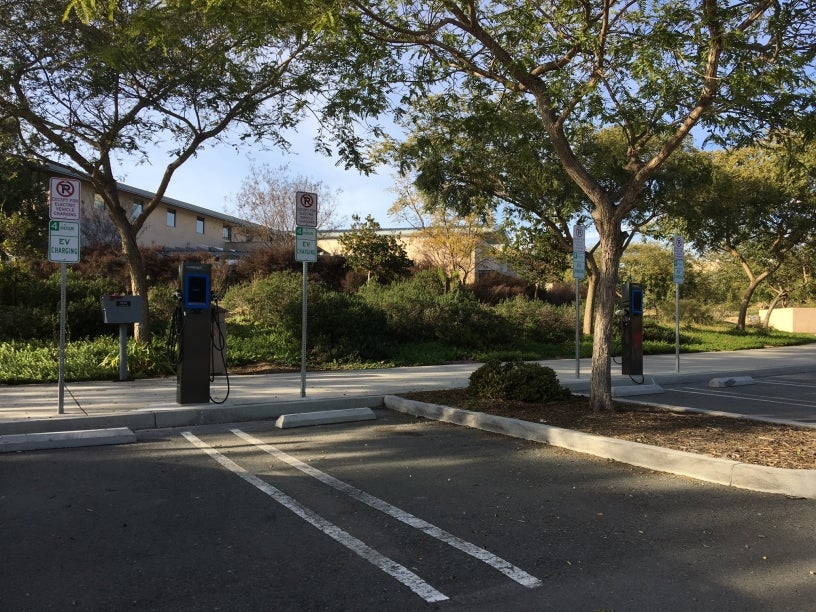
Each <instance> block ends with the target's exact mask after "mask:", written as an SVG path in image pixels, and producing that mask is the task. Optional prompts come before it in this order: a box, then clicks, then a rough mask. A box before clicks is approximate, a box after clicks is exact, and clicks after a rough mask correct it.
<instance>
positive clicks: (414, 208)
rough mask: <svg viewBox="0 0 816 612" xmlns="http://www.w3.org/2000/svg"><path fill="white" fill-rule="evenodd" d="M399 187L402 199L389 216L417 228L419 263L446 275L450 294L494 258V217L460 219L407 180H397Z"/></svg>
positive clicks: (480, 215)
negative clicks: (490, 245) (489, 242)
mask: <svg viewBox="0 0 816 612" xmlns="http://www.w3.org/2000/svg"><path fill="white" fill-rule="evenodd" d="M397 186H398V187H397V193H398V197H397V199H396V200H395V201H394V204H393V205H392V206H391V208H390V209H389V211H388V212H389V214H390V215H392V216H394V217H397V218H399V219H401V220H403V221H405V222H407V223H409V224H410V225H411V226H412V227H413V228H414V230H415V238H416V239H417V242H418V243H419V244H420V245H421V249H422V254H421V256H420V259H419V260H418V261H417V263H419V264H427V265H429V266H432V267H434V268H436V269H438V270H440V271H441V272H442V273H443V274H444V275H445V289H446V291H450V289H451V288H452V285H453V284H454V283H456V286H457V287H459V286H461V285H463V284H464V283H465V282H467V279H468V278H470V277H471V276H472V275H473V274H474V272H475V271H476V269H477V268H478V267H479V265H480V264H481V263H482V262H483V261H484V260H485V259H487V258H488V256H489V254H490V249H489V248H488V246H487V244H486V242H487V240H488V239H489V237H490V235H493V234H495V233H496V232H495V230H494V229H493V227H492V225H493V218H492V216H487V217H485V216H484V215H482V214H470V215H465V216H459V215H456V214H454V213H452V212H451V211H450V210H449V209H446V208H444V207H434V206H432V205H429V204H428V202H427V198H426V197H425V196H424V195H423V194H422V193H419V192H418V191H417V190H416V189H415V188H414V187H413V186H412V185H410V184H409V183H408V181H406V180H405V179H404V178H402V179H398V180H397Z"/></svg>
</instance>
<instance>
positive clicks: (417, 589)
mask: <svg viewBox="0 0 816 612" xmlns="http://www.w3.org/2000/svg"><path fill="white" fill-rule="evenodd" d="M181 435H182V436H183V437H184V438H185V439H186V440H187V441H188V442H190V444H192V445H193V446H195V447H196V448H198V449H200V450H201V451H203V452H204V453H206V454H207V455H208V456H209V457H210V458H211V459H213V460H214V461H216V462H217V463H218V464H219V465H221V466H222V467H224V468H226V469H227V470H229V471H230V472H232V473H233V474H235V475H236V476H238V477H240V478H242V479H243V480H244V481H246V482H248V483H249V484H251V485H252V486H254V487H256V488H257V489H258V490H260V491H262V492H263V493H265V494H266V495H268V496H269V497H271V498H272V499H274V500H275V501H276V502H278V503H279V504H280V505H282V506H283V507H285V508H286V509H287V510H290V511H291V512H293V513H294V514H295V515H297V516H298V517H299V518H301V519H303V520H304V521H306V522H307V523H309V524H310V525H312V526H313V527H315V528H317V529H319V530H320V531H322V532H323V533H324V534H326V535H327V536H329V537H330V538H332V539H333V540H335V541H336V542H338V543H339V544H342V545H343V546H345V547H346V548H348V549H349V550H351V551H353V552H354V553H356V554H357V555H359V556H360V557H361V558H362V559H364V560H366V561H368V562H369V563H371V564H372V565H374V566H375V567H377V568H378V569H380V570H382V571H383V572H385V573H386V574H388V575H389V576H391V577H392V578H395V579H396V580H398V581H399V582H401V583H402V584H404V585H405V586H407V587H408V588H409V589H411V590H412V591H413V592H414V593H416V594H417V595H418V596H419V597H421V598H422V599H424V600H425V601H427V602H428V603H433V602H439V601H445V600H447V599H448V597H447V596H446V595H445V594H444V593H441V592H439V591H438V590H436V589H435V588H434V587H432V586H431V585H430V584H428V583H427V582H425V581H424V580H423V579H422V578H420V577H419V576H417V575H416V574H415V573H414V572H412V571H411V570H409V569H408V568H407V567H405V566H403V565H400V564H399V563H397V562H396V561H394V560H392V559H389V558H388V557H386V556H385V555H383V554H381V553H379V552H377V551H376V550H374V549H373V548H371V547H369V546H368V545H366V544H365V543H364V542H362V541H361V540H359V539H357V538H355V537H354V536H353V535H351V534H350V533H348V532H347V531H344V530H343V529H341V528H340V527H338V526H337V525H335V524H333V523H331V522H330V521H328V520H326V519H324V518H323V517H322V516H320V515H318V514H317V513H315V512H313V511H312V510H310V509H309V508H307V507H305V506H304V505H303V504H301V503H300V502H298V501H297V500H295V499H293V498H291V497H289V496H288V495H286V494H285V493H284V492H283V491H281V490H280V489H278V488H276V487H274V486H272V485H271V484H269V483H268V482H266V481H265V480H262V479H261V478H259V477H258V476H256V475H255V474H253V473H251V472H249V471H247V470H245V469H244V468H243V467H241V466H240V465H238V464H237V463H235V462H234V461H233V460H232V459H229V458H228V457H226V456H224V455H223V454H221V453H220V452H218V451H217V450H215V449H214V448H213V447H211V446H210V445H209V444H207V443H206V442H204V441H203V440H201V439H200V438H198V437H197V436H196V435H195V434H193V433H192V432H189V431H185V432H182V434H181Z"/></svg>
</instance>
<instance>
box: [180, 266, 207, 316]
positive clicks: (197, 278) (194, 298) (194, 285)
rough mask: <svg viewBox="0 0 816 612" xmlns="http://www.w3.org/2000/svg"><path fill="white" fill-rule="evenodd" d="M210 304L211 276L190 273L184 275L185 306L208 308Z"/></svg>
mask: <svg viewBox="0 0 816 612" xmlns="http://www.w3.org/2000/svg"><path fill="white" fill-rule="evenodd" d="M209 305H210V277H209V276H207V275H205V274H188V275H187V276H185V277H184V306H185V307H186V308H207V307H209Z"/></svg>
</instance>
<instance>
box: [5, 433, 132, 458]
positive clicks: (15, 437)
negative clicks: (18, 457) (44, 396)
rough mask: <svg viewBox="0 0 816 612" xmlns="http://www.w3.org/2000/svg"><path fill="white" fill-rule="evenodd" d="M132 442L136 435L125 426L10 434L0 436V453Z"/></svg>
mask: <svg viewBox="0 0 816 612" xmlns="http://www.w3.org/2000/svg"><path fill="white" fill-rule="evenodd" d="M132 442H136V435H135V434H134V433H133V432H132V431H131V430H130V429H128V428H127V427H114V428H110V429H88V430H75V431H52V432H47V433H25V434H12V435H9V436H0V453H14V452H19V451H30V450H40V449H46V448H75V447H78V446H107V445H111V444H130V443H132Z"/></svg>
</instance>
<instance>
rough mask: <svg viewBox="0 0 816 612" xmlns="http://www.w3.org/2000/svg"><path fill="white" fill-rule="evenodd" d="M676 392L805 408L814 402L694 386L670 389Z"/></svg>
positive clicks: (810, 406)
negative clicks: (703, 388) (701, 389)
mask: <svg viewBox="0 0 816 612" xmlns="http://www.w3.org/2000/svg"><path fill="white" fill-rule="evenodd" d="M672 390H673V391H676V392H678V393H689V394H691V395H707V396H710V397H728V398H731V399H744V400H751V401H753V402H759V403H765V404H783V405H785V406H803V407H806V408H812V407H813V406H814V405H816V404H814V402H804V403H802V402H795V401H793V400H789V399H786V398H784V397H773V396H769V397H762V396H761V395H749V394H747V393H733V392H728V393H726V392H722V391H718V392H715V391H700V390H699V389H694V388H677V389H672Z"/></svg>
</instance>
